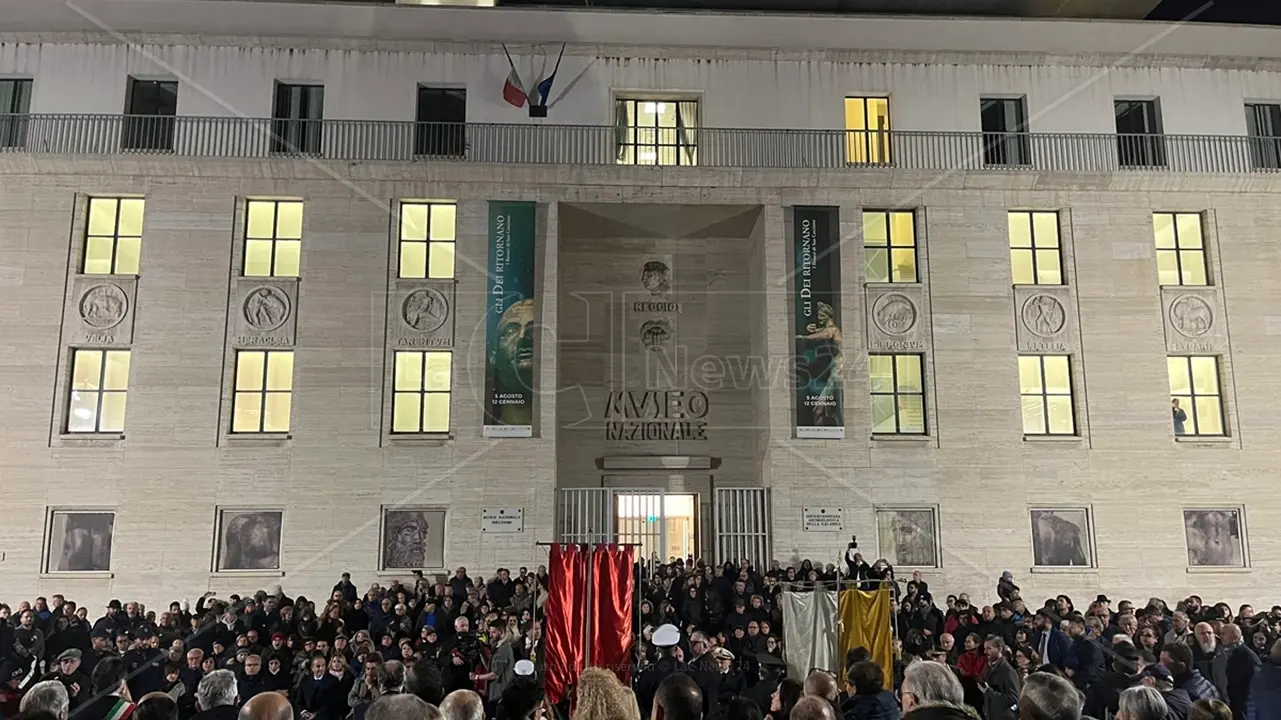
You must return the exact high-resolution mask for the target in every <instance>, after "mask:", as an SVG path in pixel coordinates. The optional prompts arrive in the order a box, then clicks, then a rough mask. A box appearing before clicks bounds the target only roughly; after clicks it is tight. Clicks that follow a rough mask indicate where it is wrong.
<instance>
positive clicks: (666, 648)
mask: <svg viewBox="0 0 1281 720" xmlns="http://www.w3.org/2000/svg"><path fill="white" fill-rule="evenodd" d="M680 641H681V631H680V630H678V629H677V628H676V626H675V625H668V624H664V625H659V626H658V629H656V630H654V636H653V642H654V647H656V648H658V653H659V656H658V661H657V662H655V663H654V664H653V665H650V666H648V667H646V668H645V669H644V670H641V672H640V675H638V676H637V677H636V688H635V690H636V702H637V704H638V705H640V710H641V717H650V714H651V712H652V711H653V707H654V695H655V693H657V692H658V686H659V684H660V683H662V682H663V680H665V679H666V678H667V677H668V676H670V675H675V674H676V673H679V672H684V670H685V664H684V663H682V662H681V661H680V660H678V659H677V658H676V653H677V647H676V646H677V645H679V644H680Z"/></svg>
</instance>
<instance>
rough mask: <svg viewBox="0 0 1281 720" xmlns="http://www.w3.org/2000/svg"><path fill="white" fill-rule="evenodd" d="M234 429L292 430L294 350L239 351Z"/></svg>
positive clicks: (233, 415) (232, 412) (261, 431)
mask: <svg viewBox="0 0 1281 720" xmlns="http://www.w3.org/2000/svg"><path fill="white" fill-rule="evenodd" d="M235 388H236V390H235V399H234V402H233V403H232V409H231V431H232V432H233V433H283V432H289V412H290V407H291V405H292V402H293V390H294V351H293V350H239V351H237V352H236V384H235Z"/></svg>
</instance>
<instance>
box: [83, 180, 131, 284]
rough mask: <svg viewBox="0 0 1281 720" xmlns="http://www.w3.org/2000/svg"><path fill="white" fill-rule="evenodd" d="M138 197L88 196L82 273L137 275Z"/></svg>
mask: <svg viewBox="0 0 1281 720" xmlns="http://www.w3.org/2000/svg"><path fill="white" fill-rule="evenodd" d="M143 202H144V201H143V199H142V198H105V197H101V198H100V197H96V198H89V222H88V229H87V230H86V232H85V262H84V273H85V274H86V275H111V274H116V275H137V274H138V255H139V253H140V252H141V250H142V211H143Z"/></svg>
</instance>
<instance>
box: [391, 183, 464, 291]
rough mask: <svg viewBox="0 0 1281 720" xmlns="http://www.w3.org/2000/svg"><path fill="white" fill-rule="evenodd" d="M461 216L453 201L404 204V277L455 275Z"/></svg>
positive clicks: (402, 251) (401, 248)
mask: <svg viewBox="0 0 1281 720" xmlns="http://www.w3.org/2000/svg"><path fill="white" fill-rule="evenodd" d="M457 216H458V207H457V206H456V205H454V204H453V203H433V202H402V203H401V204H400V274H399V276H400V277H402V278H431V279H432V280H438V279H439V280H450V279H453V277H454V226H455V223H456V219H457Z"/></svg>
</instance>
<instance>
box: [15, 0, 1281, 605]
mask: <svg viewBox="0 0 1281 720" xmlns="http://www.w3.org/2000/svg"><path fill="white" fill-rule="evenodd" d="M24 3H25V5H24ZM19 5H24V10H27V11H29V12H23V13H19V14H18V15H16V16H15V18H16V19H15V22H14V25H13V27H11V28H8V29H7V31H6V33H5V34H4V35H0V181H2V182H3V185H2V186H0V217H3V218H4V222H2V223H0V300H2V301H3V302H0V307H3V308H5V309H4V310H3V311H0V398H3V405H2V407H3V408H4V412H3V413H0V438H2V439H0V492H2V493H3V496H4V498H5V500H4V511H3V513H4V522H3V523H0V584H2V585H3V586H4V587H5V588H6V589H8V590H10V591H11V593H12V596H13V597H19V596H20V597H30V596H34V595H36V594H44V595H48V594H52V593H56V592H61V593H64V594H68V595H69V596H74V597H76V598H77V599H79V600H82V601H90V602H92V601H97V600H101V601H103V602H105V601H106V600H107V599H109V598H111V597H127V598H138V599H140V600H145V601H147V602H149V603H151V604H155V603H158V602H162V601H168V600H170V599H172V598H173V597H177V596H181V595H184V594H190V593H192V592H194V591H197V590H203V589H205V588H208V589H210V590H214V591H217V592H223V593H226V592H234V591H242V592H243V591H244V590H246V589H256V588H257V587H260V586H261V587H267V586H270V585H276V584H281V585H283V586H284V587H285V588H286V589H287V590H289V591H291V592H302V593H305V594H307V595H308V596H311V595H313V594H320V593H323V592H325V591H327V589H328V587H329V586H330V585H331V584H332V582H333V581H334V578H336V577H337V575H338V574H339V573H341V572H344V571H349V572H352V573H353V576H354V578H355V579H356V581H357V583H358V584H362V583H368V582H371V581H374V580H376V579H381V580H384V581H385V580H386V579H390V578H392V577H408V573H409V571H410V570H411V569H425V570H427V571H429V572H430V571H443V570H446V569H452V568H454V567H457V566H459V565H463V566H466V567H468V568H469V570H471V571H472V574H473V575H477V574H482V573H490V572H492V571H493V569H494V568H495V567H497V566H499V565H503V566H508V567H513V568H514V567H517V566H519V565H522V564H524V565H527V566H529V567H531V568H532V567H534V566H536V565H538V564H540V563H541V562H542V559H543V558H545V552H546V551H545V548H543V547H541V546H540V545H539V544H540V543H549V542H555V541H564V542H584V543H598V542H622V543H629V544H633V545H636V546H637V547H638V548H639V551H640V552H641V553H642V554H643V555H644V556H645V557H655V556H657V557H664V558H666V557H670V556H677V555H696V556H699V557H705V558H708V559H714V560H717V561H721V562H724V561H737V560H740V559H748V560H750V561H752V562H754V563H758V564H759V563H768V561H769V560H770V559H773V558H778V559H780V560H783V561H785V562H786V561H789V560H792V559H798V560H799V559H803V558H808V559H811V560H813V561H815V562H822V563H828V562H833V563H835V562H839V560H840V557H841V555H842V554H843V552H844V550H845V548H846V544H847V543H848V542H849V539H850V535H857V537H858V541H859V546H860V549H861V550H862V552H863V553H864V555H865V557H867V558H868V559H869V560H873V559H875V558H879V557H884V558H886V559H887V560H889V561H890V562H891V563H892V564H894V565H895V566H896V567H897V568H899V570H900V574H902V575H905V574H906V571H910V570H912V569H920V570H921V571H922V572H923V573H924V574H925V576H926V577H927V579H929V580H930V582H931V584H932V585H933V586H935V587H939V588H945V589H955V590H968V591H971V592H974V591H986V590H985V589H986V588H988V587H989V586H991V585H993V584H994V582H995V578H996V577H997V576H999V574H1000V572H1001V571H1002V570H1006V569H1010V570H1013V571H1014V572H1015V573H1016V574H1017V575H1019V576H1020V584H1021V585H1022V586H1023V587H1024V590H1025V594H1030V595H1031V596H1033V597H1036V596H1039V595H1045V594H1055V593H1058V592H1068V593H1070V594H1071V593H1076V594H1081V595H1084V594H1087V593H1093V592H1096V591H1097V590H1098V589H1100V588H1102V589H1105V590H1106V591H1107V592H1109V593H1112V592H1116V593H1121V594H1122V595H1125V594H1127V593H1128V594H1131V595H1133V596H1134V597H1139V596H1142V597H1147V596H1150V595H1163V596H1164V597H1166V599H1167V600H1172V599H1177V598H1179V597H1183V596H1185V595H1186V594H1188V593H1190V592H1193V591H1199V592H1201V593H1203V594H1204V593H1206V592H1214V593H1217V594H1218V595H1219V596H1222V597H1223V598H1225V599H1228V600H1230V601H1233V602H1238V601H1259V602H1262V601H1264V600H1266V598H1261V597H1259V596H1256V594H1255V591H1256V589H1257V588H1262V587H1269V586H1272V585H1275V583H1276V581H1278V580H1281V560H1277V559H1276V558H1277V557H1279V555H1278V553H1274V552H1273V550H1281V545H1279V543H1281V540H1278V539H1276V538H1275V537H1273V534H1272V533H1268V532H1259V531H1257V530H1254V529H1255V528H1267V527H1270V525H1271V521H1272V520H1273V519H1274V518H1276V517H1277V516H1278V515H1279V514H1281V499H1278V498H1277V497H1275V496H1274V493H1272V492H1271V490H1270V489H1269V488H1270V478H1272V477H1273V475H1274V473H1275V469H1274V468H1275V467H1276V466H1277V464H1278V462H1281V450H1278V449H1277V448H1275V447H1274V443H1273V442H1272V438H1274V437H1276V436H1277V434H1278V432H1279V431H1281V410H1278V409H1276V404H1275V403H1274V402H1273V401H1272V398H1273V397H1274V396H1276V395H1277V394H1278V392H1281V373H1278V372H1277V370H1276V369H1275V362H1273V358H1274V357H1275V356H1276V355H1277V354H1281V312H1279V311H1277V310H1276V308H1277V307H1278V306H1281V281H1278V279H1277V278H1278V275H1277V273H1276V272H1275V268H1276V267H1277V266H1278V264H1281V250H1278V244H1277V242H1276V238H1277V237H1278V236H1279V234H1281V210H1278V207H1281V206H1279V204H1278V202H1277V201H1278V199H1279V198H1281V195H1279V193H1281V30H1278V29H1272V28H1229V27H1211V26H1190V25H1188V26H1179V27H1174V26H1165V25H1161V24H1154V23H1100V22H1089V23H1086V22H1075V21H1030V20H995V19H982V20H980V19H956V18H948V19H930V18H883V17H785V18H784V17H777V18H770V17H764V16H736V15H710V14H705V15H676V14H658V13H655V14H646V13H598V12H589V11H581V12H578V11H574V12H569V11H564V12H562V11H543V10H538V11H525V10H502V9H451V8H438V7H431V8H426V7H383V6H380V7H360V6H351V5H341V4H312V5H306V6H305V8H306V9H305V11H304V10H303V9H302V8H303V7H304V6H301V5H299V4H297V3H275V2H247V1H246V2H234V1H232V0H228V1H227V2H186V3H172V8H168V7H167V8H166V10H165V12H157V11H156V3H155V2H143V1H142V0H112V1H108V0H94V1H93V2H87V3H81V4H80V5H79V6H78V7H80V9H81V10H82V12H81V11H75V10H73V9H71V8H70V6H66V5H57V6H47V4H45V3H37V2H34V0H24V2H23V3H19ZM500 28H501V29H500ZM710 42H714V43H715V45H709V44H708V43H710Z"/></svg>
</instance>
